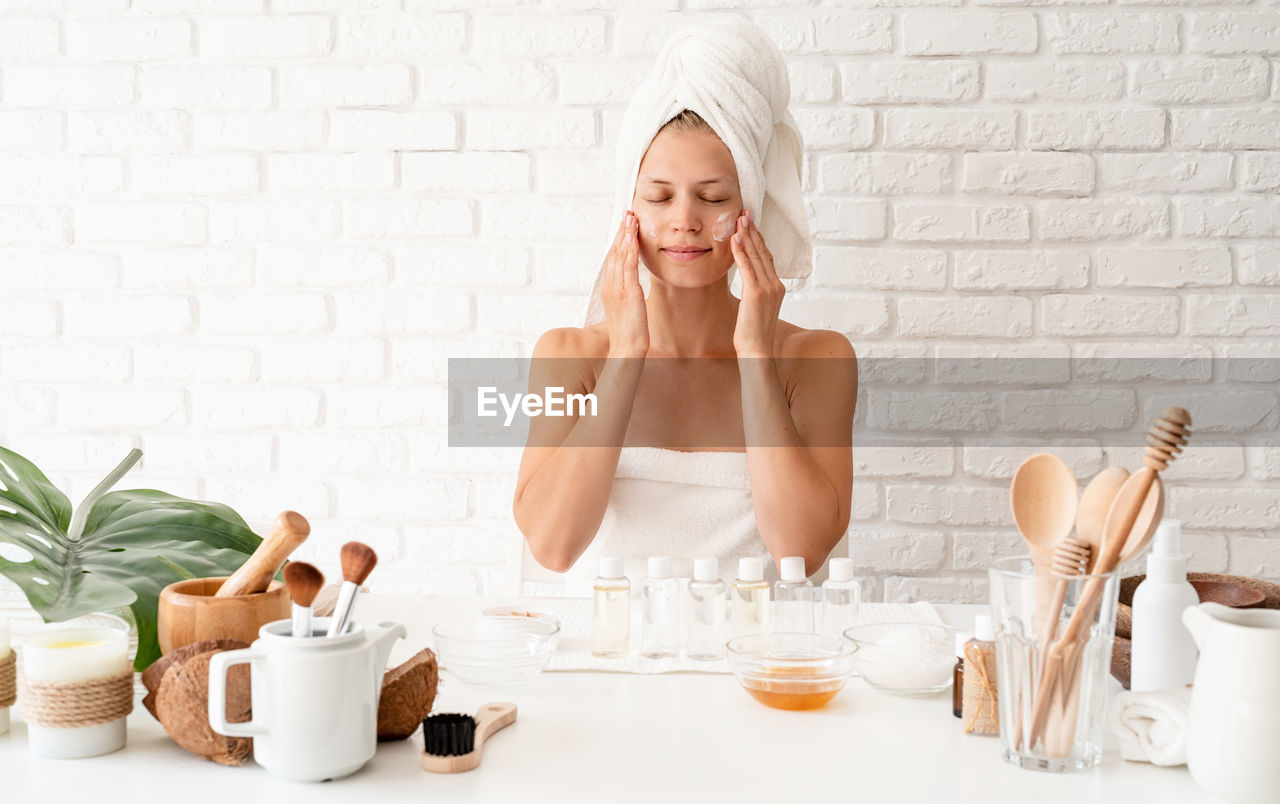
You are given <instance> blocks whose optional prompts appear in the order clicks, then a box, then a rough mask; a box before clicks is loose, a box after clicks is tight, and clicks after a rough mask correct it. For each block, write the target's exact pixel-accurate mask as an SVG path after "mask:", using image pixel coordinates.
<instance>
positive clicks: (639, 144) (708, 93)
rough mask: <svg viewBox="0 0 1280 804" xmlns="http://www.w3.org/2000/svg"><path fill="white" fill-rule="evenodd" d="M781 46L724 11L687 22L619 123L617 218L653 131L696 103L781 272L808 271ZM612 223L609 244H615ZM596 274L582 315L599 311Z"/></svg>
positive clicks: (798, 148)
mask: <svg viewBox="0 0 1280 804" xmlns="http://www.w3.org/2000/svg"><path fill="white" fill-rule="evenodd" d="M790 100H791V84H790V79H789V78H788V76H787V67H786V64H784V63H783V60H782V54H781V53H780V52H779V51H778V48H777V46H775V45H774V44H773V43H772V42H771V41H769V39H768V37H766V36H765V34H764V32H763V31H761V30H760V29H759V28H758V27H756V26H755V25H754V24H752V23H751V22H749V21H747V20H745V19H743V18H740V17H734V16H722V17H717V18H713V19H711V20H709V21H706V22H701V23H697V24H694V25H689V26H686V27H685V28H682V29H680V30H679V31H677V32H676V33H674V34H673V35H672V36H671V38H670V39H668V40H667V42H666V44H664V45H663V46H662V49H661V50H660V51H659V53H658V58H657V61H656V62H655V64H654V66H653V70H652V72H650V73H649V75H648V77H646V78H645V79H644V81H643V82H642V83H641V84H640V86H639V87H638V88H637V90H636V93H635V95H634V97H633V98H632V99H631V105H630V106H628V107H627V111H626V114H625V115H624V116H623V118H622V125H621V127H620V129H619V132H618V143H617V161H616V165H615V172H614V176H615V200H614V209H613V216H612V217H611V218H610V220H612V221H614V222H615V225H616V222H618V221H620V220H621V219H622V215H623V213H624V212H625V211H626V210H627V209H629V208H630V207H631V200H632V197H633V195H634V193H635V187H636V180H637V178H638V175H639V172H640V161H641V159H642V158H643V157H644V154H645V151H647V150H648V149H649V144H650V143H651V142H653V138H654V136H655V135H656V134H657V133H658V131H659V130H660V129H661V128H662V127H663V126H664V125H665V124H666V123H667V122H668V121H669V120H671V118H673V117H676V116H677V115H679V114H680V113H681V112H682V111H684V110H685V109H689V110H690V111H693V112H697V113H698V115H699V116H701V117H702V119H703V120H705V121H706V122H707V124H708V125H710V126H711V128H712V129H713V130H714V131H715V132H716V134H717V135H719V137H720V139H721V140H722V141H723V142H724V144H725V145H726V146H727V147H728V148H729V153H730V154H732V155H733V161H734V165H735V166H736V167H737V171H738V185H739V189H740V191H741V193H742V203H743V206H744V207H745V208H746V209H749V210H751V214H752V216H753V217H754V218H755V222H756V226H757V227H758V228H759V229H760V233H761V235H762V236H763V237H764V240H765V243H766V244H767V245H768V247H769V251H770V252H771V253H772V254H773V261H774V269H775V270H776V271H777V272H778V276H780V277H801V276H807V275H808V274H809V271H810V270H811V268H812V262H813V253H812V252H813V249H812V246H811V243H810V237H809V223H808V218H807V216H806V214H805V208H804V198H803V197H802V195H801V192H800V176H801V170H802V166H803V158H804V144H803V142H802V140H801V137H800V130H799V128H798V127H797V126H796V122H795V119H794V118H793V117H792V115H791V112H790V111H789V110H788V109H787V104H788V103H789V102H790ZM613 238H614V231H613V229H612V228H611V229H610V231H609V233H608V238H607V240H606V244H607V245H606V251H607V250H608V247H609V246H611V245H612V243H613ZM600 281H601V274H597V275H596V281H595V285H594V286H593V287H592V289H591V300H590V302H589V305H588V308H587V324H589V325H590V324H594V323H597V322H599V321H603V320H604V308H603V306H602V304H601V301H600Z"/></svg>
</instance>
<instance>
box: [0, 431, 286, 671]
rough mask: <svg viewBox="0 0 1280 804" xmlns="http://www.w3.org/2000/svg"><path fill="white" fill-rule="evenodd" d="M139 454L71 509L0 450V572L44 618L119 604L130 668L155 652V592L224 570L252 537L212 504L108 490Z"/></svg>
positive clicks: (39, 475)
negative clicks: (133, 649) (134, 642)
mask: <svg viewBox="0 0 1280 804" xmlns="http://www.w3.org/2000/svg"><path fill="white" fill-rule="evenodd" d="M141 457H142V452H141V451H140V450H134V451H133V452H131V453H130V455H129V457H128V458H126V459H125V461H124V462H123V463H121V464H120V466H118V467H116V469H115V470H114V471H113V472H112V473H111V474H110V475H108V476H107V478H106V479H105V480H104V481H103V482H102V483H100V484H99V485H98V487H97V488H95V489H94V490H93V491H92V492H90V494H89V496H88V497H86V498H85V500H84V502H83V503H81V505H80V507H79V508H77V509H76V510H75V512H74V515H73V512H72V508H71V502H70V500H68V499H67V495H65V494H63V493H62V492H61V491H60V490H58V488H57V487H55V486H54V485H53V484H52V483H51V482H50V481H49V479H48V478H47V477H45V475H44V473H43V472H41V471H40V469H39V468H37V467H36V465H35V464H33V463H31V462H30V461H28V460H27V459H26V458H24V457H22V456H21V455H19V454H18V453H16V452H13V451H11V450H8V449H5V448H4V447H0V544H2V545H9V547H8V549H6V550H4V551H3V554H4V555H3V556H0V575H4V576H5V577H6V578H8V579H9V580H10V581H12V582H13V583H15V584H16V585H17V586H18V587H19V588H20V589H21V590H22V592H23V594H25V595H26V598H27V602H28V603H30V604H31V607H32V608H33V609H35V611H36V612H37V613H38V614H39V615H40V616H41V617H42V618H44V620H45V622H59V621H62V620H69V619H71V618H73V617H79V616H81V615H84V614H90V613H93V612H101V611H108V610H111V609H119V608H124V607H128V608H129V610H130V611H131V612H132V614H133V620H134V622H135V623H136V625H137V629H138V652H137V656H136V658H135V660H134V669H136V670H143V669H145V668H146V667H147V666H148V665H150V664H151V663H152V662H153V661H155V660H156V659H158V658H160V645H159V643H158V642H157V641H156V612H157V608H158V605H159V603H158V601H159V597H160V590H161V589H163V588H164V587H165V586H167V585H169V584H170V583H173V582H175V581H180V580H184V579H187V578H204V577H212V576H219V575H230V574H231V573H232V572H234V571H235V570H236V569H237V568H238V567H239V566H240V565H241V564H243V563H244V562H245V559H247V558H248V556H249V554H251V553H252V552H253V551H254V548H256V547H257V546H258V544H259V543H260V542H261V541H262V539H261V538H260V537H258V536H256V535H254V533H253V531H251V530H250V529H249V526H248V525H247V524H245V521H244V519H242V518H241V517H240V515H239V514H237V513H236V512H235V511H233V510H231V509H230V508H228V507H227V506H225V505H221V504H219V503H212V502H201V501H198V500H188V499H184V498H182V497H176V496H174V495H172V494H166V493H165V492H162V491H153V490H145V489H135V490H129V491H111V492H109V491H108V489H110V488H111V486H113V485H115V483H116V482H117V481H118V480H119V479H120V478H121V477H122V476H123V475H124V473H125V472H127V471H128V470H129V469H130V468H131V467H132V466H133V464H134V463H136V462H137V460H138V459H139V458H141ZM4 556H9V557H8V558H6V557H4Z"/></svg>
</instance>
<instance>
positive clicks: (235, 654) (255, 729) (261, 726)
mask: <svg viewBox="0 0 1280 804" xmlns="http://www.w3.org/2000/svg"><path fill="white" fill-rule="evenodd" d="M265 658H266V657H265V656H263V655H262V654H261V653H258V652H257V651H255V650H254V649H253V648H243V649H241V650H227V651H222V652H221V653H215V654H214V655H213V656H211V657H210V658H209V727H210V728H212V729H213V730H214V731H216V732H217V733H218V734H222V735H225V736H227V737H255V736H258V735H262V734H266V733H267V725H266V722H265V720H264V719H263V718H262V717H260V715H261V712H262V710H263V709H264V707H261V706H254V707H253V716H252V717H251V718H250V719H249V720H248V721H246V722H244V723H228V722H227V669H228V668H230V667H232V666H233V665H237V664H244V663H246V662H249V663H254V662H259V661H261V660H262V659H265ZM259 672H262V671H261V670H260V671H259ZM250 689H251V690H252V687H250ZM250 695H252V692H250Z"/></svg>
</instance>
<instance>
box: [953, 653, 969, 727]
mask: <svg viewBox="0 0 1280 804" xmlns="http://www.w3.org/2000/svg"><path fill="white" fill-rule="evenodd" d="M968 642H969V635H968V634H966V633H963V632H961V633H959V634H956V667H955V670H953V671H952V682H951V714H953V715H955V716H956V717H962V716H963V715H964V646H965V645H966V644H968Z"/></svg>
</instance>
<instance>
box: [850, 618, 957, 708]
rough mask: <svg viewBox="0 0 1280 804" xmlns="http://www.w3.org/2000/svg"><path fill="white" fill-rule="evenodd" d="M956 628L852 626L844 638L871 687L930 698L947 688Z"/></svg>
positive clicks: (911, 624) (951, 669)
mask: <svg viewBox="0 0 1280 804" xmlns="http://www.w3.org/2000/svg"><path fill="white" fill-rule="evenodd" d="M959 633H960V629H958V628H955V627H953V626H950V625H940V624H939V625H935V624H931V623H918V622H916V623H875V624H872V625H856V626H854V627H853V628H847V629H845V631H844V638H845V639H847V640H848V641H849V642H852V643H853V645H854V646H855V647H856V648H857V650H856V651H855V652H854V654H853V666H854V670H855V671H856V672H857V673H858V675H860V676H862V678H863V680H864V681H866V682H867V684H869V685H870V686H871V687H873V688H875V689H877V690H880V691H882V692H888V693H892V694H894V695H933V694H935V693H939V692H942V691H943V690H945V689H949V688H950V687H951V680H952V677H953V671H954V670H955V665H956V656H955V642H956V635H957V634H959Z"/></svg>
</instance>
